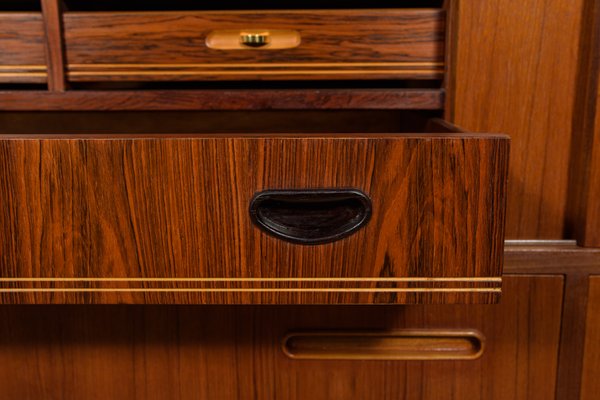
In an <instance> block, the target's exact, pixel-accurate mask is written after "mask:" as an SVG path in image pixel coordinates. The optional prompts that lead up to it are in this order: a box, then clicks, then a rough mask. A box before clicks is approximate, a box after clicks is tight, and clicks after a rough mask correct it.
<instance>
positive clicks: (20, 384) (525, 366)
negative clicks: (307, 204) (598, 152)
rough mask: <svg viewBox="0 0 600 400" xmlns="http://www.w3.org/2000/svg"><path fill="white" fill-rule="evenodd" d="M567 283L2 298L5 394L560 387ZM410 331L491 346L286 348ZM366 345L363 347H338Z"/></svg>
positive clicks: (244, 395)
mask: <svg viewBox="0 0 600 400" xmlns="http://www.w3.org/2000/svg"><path fill="white" fill-rule="evenodd" d="M563 284H564V281H563V278H562V276H537V277H534V276H519V277H517V276H507V277H506V278H505V283H504V295H503V299H502V303H501V304H499V305H460V306H459V305H438V306H411V307H397V306H389V307H388V306H380V307H360V306H353V307H344V306H324V307H303V306H296V307H269V306H260V307H186V306H179V307H177V306H168V307H164V306H158V307H157V306H144V307H112V306H111V307H107V306H88V307H68V306H67V307H65V306H60V307H11V306H4V307H0V318H1V320H2V321H3V323H2V324H0V397H1V398H6V399H23V400H30V399H32V400H38V399H43V398H60V399H65V400H69V399H88V398H101V399H116V398H118V399H127V400H129V399H144V400H147V399H167V398H173V397H177V398H179V399H289V400H295V399H298V400H304V399H364V400H381V399H386V400H402V399H406V400H414V399H423V400H439V399H471V400H490V399H492V400H548V399H553V398H554V396H555V388H556V383H555V381H556V374H557V358H558V346H559V338H560V318H561V310H562V298H563ZM406 330H409V331H410V332H413V331H414V330H418V331H420V332H421V334H423V333H425V332H429V335H430V336H429V337H430V340H431V341H433V342H435V341H437V340H441V338H443V337H448V336H449V335H450V334H451V333H452V334H455V333H456V332H468V331H474V332H478V333H479V336H480V337H482V338H484V339H485V340H484V342H485V345H484V348H483V352H482V354H479V357H478V358H476V359H471V360H465V359H464V358H462V357H454V356H453V355H452V354H448V353H449V352H448V351H447V349H448V347H449V346H448V344H449V343H448V342H445V343H440V346H439V347H438V349H439V351H438V352H439V353H440V355H441V358H443V360H432V359H431V356H432V354H431V353H430V352H429V351H425V350H427V349H430V348H431V347H430V346H424V344H426V343H431V342H427V341H424V342H421V343H414V342H413V343H412V344H411V342H403V344H402V348H404V349H405V350H411V351H412V353H413V354H414V357H415V358H417V360H414V361H402V360H391V357H390V359H388V360H382V357H383V356H385V355H388V354H390V353H391V352H396V349H394V348H391V349H390V348H387V347H385V342H383V343H379V344H377V343H373V345H374V346H372V347H370V348H368V347H367V348H366V349H365V348H364V347H362V346H360V347H358V348H353V346H349V344H352V343H348V342H343V341H341V340H340V342H338V343H337V346H336V347H334V348H332V347H330V348H329V349H326V350H325V351H323V353H328V354H322V355H321V356H320V357H313V358H311V359H292V358H290V357H288V356H287V355H286V354H285V353H284V352H283V351H282V339H283V338H284V337H285V336H286V335H288V334H290V333H292V334H294V333H296V332H304V333H309V334H319V333H320V332H331V331H335V332H337V333H339V334H344V333H345V332H354V333H355V332H363V333H364V335H365V336H364V337H365V338H369V337H371V336H369V335H368V334H369V333H379V334H386V333H387V334H390V333H393V334H394V335H396V336H397V337H399V335H404V334H406ZM400 337H401V336H400ZM452 337H454V338H456V336H452ZM458 338H460V336H459V337H458ZM438 343H439V342H438ZM451 343H453V342H450V344H451ZM467 348H468V346H467ZM357 350H358V351H360V352H361V353H362V355H363V356H362V357H360V358H343V357H340V355H342V356H346V355H352V354H353V353H354V352H356V351H357ZM423 359H424V360H427V361H422V360H423ZM33 366H35V368H34V367H33ZM174 394H175V395H174ZM589 398H590V399H592V398H596V397H589Z"/></svg>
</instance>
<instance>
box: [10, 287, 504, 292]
mask: <svg viewBox="0 0 600 400" xmlns="http://www.w3.org/2000/svg"><path fill="white" fill-rule="evenodd" d="M36 292H37V293H42V292H132V293H137V292H196V293H211V292H212V293H221V292H232V293H233V292H242V293H244V292H248V293H249V292H257V293H267V292H273V293H274V292H278V293H279V292H282V293H289V292H325V293H333V292H339V293H343V292H360V293H417V292H428V293H501V292H502V289H499V288H472V289H465V288H456V289H446V288H433V289H428V288H427V289H426V288H410V289H405V288H400V289H392V288H381V289H366V288H364V289H363V288H327V289H324V288H315V289H311V288H256V289H249V288H217V289H205V288H171V289H169V288H147V289H146V288H58V289H56V288H8V289H6V288H5V289H0V293H36Z"/></svg>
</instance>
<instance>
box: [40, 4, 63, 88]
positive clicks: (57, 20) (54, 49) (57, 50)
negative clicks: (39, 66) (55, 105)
mask: <svg viewBox="0 0 600 400" xmlns="http://www.w3.org/2000/svg"><path fill="white" fill-rule="evenodd" d="M41 2H42V3H41V4H42V14H43V16H44V29H45V33H46V40H45V43H46V59H47V60H48V71H49V74H48V89H49V90H50V91H53V92H62V91H64V90H65V63H64V54H63V41H62V14H61V9H60V6H61V0H41Z"/></svg>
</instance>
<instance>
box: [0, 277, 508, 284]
mask: <svg viewBox="0 0 600 400" xmlns="http://www.w3.org/2000/svg"><path fill="white" fill-rule="evenodd" d="M0 282H498V283H500V282H502V278H0Z"/></svg>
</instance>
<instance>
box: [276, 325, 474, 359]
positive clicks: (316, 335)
mask: <svg viewBox="0 0 600 400" xmlns="http://www.w3.org/2000/svg"><path fill="white" fill-rule="evenodd" d="M484 343H485V338H484V336H483V335H482V334H481V333H480V332H479V331H476V330H435V329H429V330H403V331H396V332H302V333H291V334H289V335H287V336H285V337H284V338H283V341H282V349H283V352H284V353H285V354H286V355H287V356H288V357H290V358H293V359H297V360H423V361H425V360H475V359H477V358H479V357H481V355H482V354H483V351H484Z"/></svg>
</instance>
